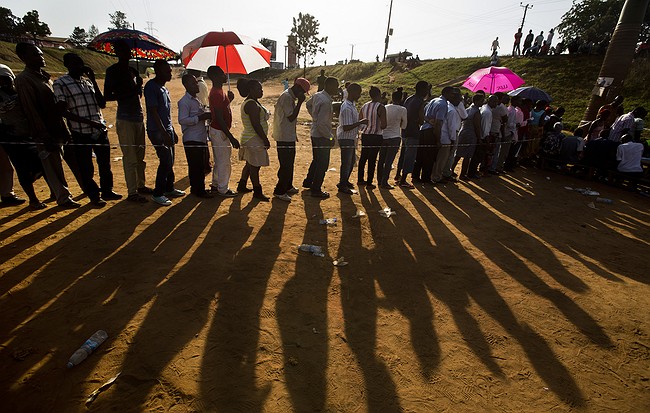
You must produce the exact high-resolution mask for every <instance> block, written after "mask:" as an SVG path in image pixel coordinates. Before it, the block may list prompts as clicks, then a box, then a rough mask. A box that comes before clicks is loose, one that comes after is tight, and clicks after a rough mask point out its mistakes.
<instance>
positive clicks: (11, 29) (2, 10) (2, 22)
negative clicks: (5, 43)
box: [0, 7, 20, 39]
mask: <svg viewBox="0 0 650 413" xmlns="http://www.w3.org/2000/svg"><path fill="white" fill-rule="evenodd" d="M19 28H20V19H19V18H18V17H16V16H14V14H13V13H12V12H11V10H10V9H8V8H6V7H0V36H2V37H3V38H6V39H12V38H13V36H15V35H17V34H18V31H19Z"/></svg>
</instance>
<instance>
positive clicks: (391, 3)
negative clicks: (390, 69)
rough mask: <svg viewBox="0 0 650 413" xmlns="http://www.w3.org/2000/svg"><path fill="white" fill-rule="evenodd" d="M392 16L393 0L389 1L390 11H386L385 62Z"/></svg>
mask: <svg viewBox="0 0 650 413" xmlns="http://www.w3.org/2000/svg"><path fill="white" fill-rule="evenodd" d="M392 14H393V0H390V9H388V27H386V40H385V44H386V46H385V47H384V59H383V60H386V53H387V52H388V39H389V37H390V35H391V32H390V16H391V15H392Z"/></svg>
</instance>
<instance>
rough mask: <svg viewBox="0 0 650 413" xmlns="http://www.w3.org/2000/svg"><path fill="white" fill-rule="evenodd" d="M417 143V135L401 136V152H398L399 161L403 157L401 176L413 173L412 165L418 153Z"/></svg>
mask: <svg viewBox="0 0 650 413" xmlns="http://www.w3.org/2000/svg"><path fill="white" fill-rule="evenodd" d="M419 144H420V137H419V136H418V137H406V138H402V153H401V154H400V161H402V159H403V161H402V176H404V175H406V174H410V173H413V166H414V165H415V158H416V157H417V155H418V145H419Z"/></svg>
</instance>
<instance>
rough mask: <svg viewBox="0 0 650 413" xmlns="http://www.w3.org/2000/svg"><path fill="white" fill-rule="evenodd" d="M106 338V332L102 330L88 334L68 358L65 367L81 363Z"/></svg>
mask: <svg viewBox="0 0 650 413" xmlns="http://www.w3.org/2000/svg"><path fill="white" fill-rule="evenodd" d="M107 338H108V334H106V331H104V330H98V331H97V332H96V333H95V334H93V335H92V336H90V338H89V339H88V340H86V342H85V343H83V345H82V346H81V347H79V349H78V350H77V351H75V352H74V354H73V355H72V356H71V357H70V360H68V364H66V367H68V368H71V367H74V366H76V365H77V364H79V363H81V362H82V361H84V360H85V359H86V357H88V355H89V354H90V353H92V352H93V351H94V350H95V349H96V348H97V347H99V345H100V344H102V343H103V342H104V341H105V340H106V339H107Z"/></svg>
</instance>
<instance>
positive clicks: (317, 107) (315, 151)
mask: <svg viewBox="0 0 650 413" xmlns="http://www.w3.org/2000/svg"><path fill="white" fill-rule="evenodd" d="M338 89H339V81H338V80H337V79H336V78H335V77H328V78H327V80H326V81H325V89H323V90H322V91H320V92H317V93H315V94H314V96H313V97H312V98H311V99H309V101H308V102H307V105H306V106H307V111H308V112H309V114H310V115H311V117H312V124H311V131H310V133H311V145H312V156H313V159H312V161H311V164H310V165H309V171H308V172H307V176H306V177H305V179H304V180H303V182H302V186H303V188H309V189H310V191H311V196H313V197H316V198H321V199H326V198H329V197H330V194H329V193H327V192H325V191H323V190H322V186H323V181H324V180H325V173H326V172H327V167H328V166H329V163H330V151H331V149H332V146H333V145H334V141H333V139H332V119H333V107H332V102H333V99H332V97H333V96H334V95H336V93H337V92H338Z"/></svg>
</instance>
